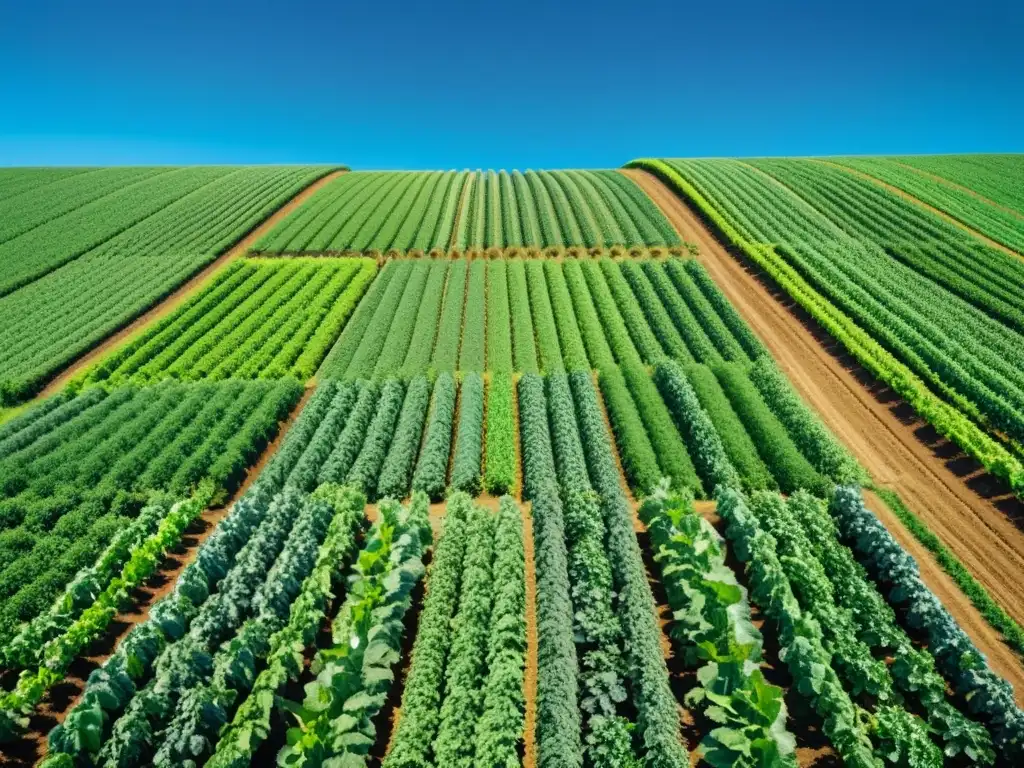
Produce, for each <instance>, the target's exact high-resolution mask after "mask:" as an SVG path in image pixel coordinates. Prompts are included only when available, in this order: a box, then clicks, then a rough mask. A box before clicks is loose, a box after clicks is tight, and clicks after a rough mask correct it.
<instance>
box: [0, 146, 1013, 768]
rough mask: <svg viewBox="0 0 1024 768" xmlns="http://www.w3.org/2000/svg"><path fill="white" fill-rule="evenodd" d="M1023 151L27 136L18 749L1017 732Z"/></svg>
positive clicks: (770, 753) (15, 701)
mask: <svg viewBox="0 0 1024 768" xmlns="http://www.w3.org/2000/svg"><path fill="white" fill-rule="evenodd" d="M1022 162H1024V161H1022V160H1021V159H1020V157H1018V156H937V157H927V158H925V157H899V158H821V159H810V158H808V159H752V160H726V159H723V160H686V159H669V160H638V161H634V162H632V163H630V164H629V165H628V167H627V168H624V169H621V170H558V171H527V172H525V173H520V172H511V173H507V172H505V171H501V172H498V173H495V172H492V171H488V172H480V171H476V172H471V171H462V172H456V171H437V172H434V171H415V172H411V171H410V172H404V171H387V172H383V171H381V172H376V171H356V172H341V171H340V170H335V169H334V168H333V167H286V166H267V167H218V168H213V167H194V168H168V167H161V168H81V169H3V170H0V256H2V258H0V264H2V266H0V396H2V398H3V399H2V404H3V405H4V406H5V408H4V410H0V765H8V764H10V765H41V766H43V767H44V768H99V767H101V766H102V767H103V768H107V767H110V766H117V768H129V767H131V766H160V768H171V767H172V766H174V767H177V766H192V767H196V768H198V766H211V767H216V768H241V767H242V766H262V765H275V764H276V765H282V766H297V767H304V766H308V767H310V768H312V767H313V766H338V767H342V766H344V767H345V768H356V767H357V766H371V765H379V766H382V767H383V768H431V767H434V768H442V767H443V768H448V767H449V766H457V767H459V768H496V767H497V766H501V768H511V767H512V766H525V767H526V768H538V767H539V768H613V767H614V768H640V767H641V766H644V767H647V768H688V766H691V765H700V766H740V767H741V768H744V767H746V768H768V767H771V768H796V766H821V765H847V766H857V767H863V768H887V767H888V766H893V767H894V768H904V767H906V768H909V767H911V766H913V767H915V768H917V767H919V766H928V767H932V766H934V767H935V768H940V767H941V766H961V765H979V766H996V765H998V766H1004V765H1005V766H1012V765H1020V764H1024V712H1022V711H1021V709H1020V708H1019V706H1018V701H1019V700H1020V699H1019V694H1015V692H1014V686H1019V685H1022V684H1024V629H1022V627H1021V622H1022V621H1024V533H1022V532H1021V530H1020V529H1019V528H1018V527H1017V526H1018V524H1019V519H1021V515H1022V514H1024V300H1022V299H1021V298H1020V296H1019V295H1018V294H1019V293H1020V291H1018V290H1016V288H1017V287H1018V286H1019V285H1020V284H1022V283H1024V253H1022V247H1024V228H1022V221H1024V213H1022V205H1021V202H1022V198H1021V195H1020V194H1019V192H1020V190H1019V186H1020V185H1019V170H1020V168H1021V164H1022ZM1014 174H1018V175H1017V176H1014ZM325 177H327V178H325ZM211 265H212V266H211ZM207 267H209V269H206V268H207ZM193 278H194V279H193Z"/></svg>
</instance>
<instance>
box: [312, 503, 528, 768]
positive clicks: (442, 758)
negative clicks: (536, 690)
mask: <svg viewBox="0 0 1024 768" xmlns="http://www.w3.org/2000/svg"><path fill="white" fill-rule="evenodd" d="M522 537H523V532H522V522H521V518H520V513H519V508H518V505H517V504H516V503H515V502H514V501H513V500H512V499H511V498H509V497H503V498H502V500H501V502H500V504H499V509H498V512H497V514H496V515H494V516H492V515H491V514H490V513H488V512H486V511H485V510H484V509H482V508H480V507H476V506H474V505H473V503H472V500H471V499H470V498H469V496H467V495H466V494H464V493H461V492H456V493H454V494H452V495H451V496H449V499H448V512H447V515H446V517H445V530H444V533H443V536H442V539H441V544H440V545H439V546H438V552H437V557H436V558H435V561H434V563H433V564H432V566H431V570H430V575H429V580H428V583H427V596H426V599H425V601H424V607H423V613H422V615H421V618H420V626H419V631H418V633H417V636H416V642H415V644H414V646H413V651H412V665H411V667H410V669H409V673H408V676H407V678H406V685H405V691H404V693H403V696H402V704H401V711H402V717H401V719H400V720H399V724H398V727H397V729H396V730H395V733H394V734H393V736H392V740H391V745H390V750H389V752H388V754H387V756H386V757H385V758H384V762H383V765H385V766H387V767H388V768H401V767H402V766H422V765H450V766H463V767H464V768H470V767H471V766H482V765H514V764H518V761H519V756H518V754H519V749H520V747H521V743H522V731H523V723H524V716H525V701H524V689H523V685H524V683H523V675H524V669H525V667H524V664H525V650H526V624H525V605H526V603H525V600H526V597H525V589H526V584H525V552H524V545H523V538H522ZM321 698H323V697H321ZM346 709H348V708H346Z"/></svg>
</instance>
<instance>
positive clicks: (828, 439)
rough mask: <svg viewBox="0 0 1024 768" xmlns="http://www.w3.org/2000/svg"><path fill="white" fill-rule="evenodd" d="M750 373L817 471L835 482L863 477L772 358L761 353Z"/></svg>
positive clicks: (862, 472)
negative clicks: (762, 355) (761, 355)
mask: <svg viewBox="0 0 1024 768" xmlns="http://www.w3.org/2000/svg"><path fill="white" fill-rule="evenodd" d="M749 376H750V381H751V382H753V384H754V386H755V387H757V389H758V392H760V393H761V397H762V398H764V401H765V403H766V404H767V405H768V407H769V408H770V409H771V411H772V413H773V414H775V416H776V418H778V419H779V421H780V422H782V423H783V424H784V425H785V427H786V430H787V431H788V432H789V436H790V437H791V438H792V439H793V442H794V443H795V444H796V445H797V447H798V448H799V449H800V452H801V453H802V454H803V455H804V456H806V457H807V460H808V461H810V462H811V464H813V465H814V468H815V469H817V470H818V472H820V473H821V474H822V475H824V476H825V477H828V478H829V479H831V480H832V481H834V482H836V483H853V482H857V481H859V480H861V479H863V478H864V476H865V474H866V473H865V471H864V470H863V469H862V468H861V467H860V466H859V465H858V464H857V460H856V459H854V458H853V456H852V455H850V453H849V452H848V451H847V450H846V448H845V447H844V446H843V445H841V444H840V443H839V441H838V440H836V438H835V437H834V436H833V435H832V434H831V433H830V432H829V431H828V429H827V428H826V427H825V425H824V424H822V422H821V420H820V419H819V418H818V416H817V415H816V414H815V413H814V412H813V411H812V410H811V409H810V408H808V407H807V405H806V404H805V403H804V402H803V400H801V399H800V396H799V395H797V393H796V391H795V390H794V389H793V385H792V384H790V383H789V381H788V380H787V379H786V377H785V376H784V375H783V374H782V371H780V370H779V368H778V366H777V365H776V364H775V361H774V360H772V359H771V358H770V357H762V358H761V359H759V360H758V361H757V362H755V363H754V364H753V366H751V368H750V372H749Z"/></svg>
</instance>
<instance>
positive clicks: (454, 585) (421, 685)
mask: <svg viewBox="0 0 1024 768" xmlns="http://www.w3.org/2000/svg"><path fill="white" fill-rule="evenodd" d="M472 510H473V504H472V501H470V499H469V497H468V496H466V495H465V494H454V495H453V496H452V497H451V499H450V500H449V502H448V513H447V515H446V516H445V529H444V534H443V535H442V537H441V541H440V543H439V544H438V545H437V550H436V552H435V553H434V559H433V562H432V563H431V566H430V571H429V573H428V576H427V584H428V590H427V597H426V599H425V601H424V604H423V610H422V612H421V613H420V620H419V630H418V632H417V633H416V642H415V644H414V645H413V650H412V658H413V661H412V665H411V667H410V668H409V672H408V674H407V675H406V679H405V691H404V692H403V694H402V719H401V720H400V721H399V723H398V727H397V728H396V729H395V732H394V734H393V735H392V739H391V750H390V752H389V753H388V756H387V758H386V759H385V760H384V766H385V767H386V768H403V766H421V765H425V764H429V763H428V761H429V755H430V754H431V750H432V746H433V742H434V739H435V738H436V737H437V731H438V727H439V726H440V723H441V712H440V709H441V699H442V693H443V688H444V670H445V664H446V663H447V659H448V656H449V653H448V652H449V641H450V635H451V622H452V618H453V616H454V615H455V609H456V606H457V605H458V603H459V589H460V583H461V580H462V572H463V564H464V562H465V558H466V553H467V547H468V544H469V540H470V531H471V517H472Z"/></svg>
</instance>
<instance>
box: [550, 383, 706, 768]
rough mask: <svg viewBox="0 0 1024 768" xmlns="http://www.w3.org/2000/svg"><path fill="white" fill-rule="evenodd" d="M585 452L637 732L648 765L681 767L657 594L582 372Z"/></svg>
mask: <svg viewBox="0 0 1024 768" xmlns="http://www.w3.org/2000/svg"><path fill="white" fill-rule="evenodd" d="M569 378H570V383H571V387H572V391H573V398H574V401H575V405H576V417H577V419H578V424H579V429H580V435H579V437H580V441H581V443H582V445H583V450H584V453H585V454H586V462H587V470H588V473H589V475H590V479H591V482H592V483H593V487H594V490H595V491H596V492H597V494H598V497H599V498H600V500H601V513H602V515H603V516H604V523H605V527H606V529H607V531H608V536H607V539H606V546H607V553H608V560H609V562H610V563H611V566H612V576H613V579H614V585H615V589H616V592H617V593H618V596H619V600H618V607H617V611H616V612H617V614H618V618H619V623H620V626H621V627H622V633H623V638H624V641H625V642H624V647H625V651H626V670H627V676H628V679H629V682H630V685H631V691H632V703H633V706H634V707H635V708H636V713H637V717H636V731H637V738H638V740H639V743H641V744H642V745H643V751H644V752H645V755H644V760H645V763H646V764H648V765H657V766H666V767H668V766H672V767H674V768H683V766H687V765H689V758H688V755H687V754H686V750H685V749H684V748H683V746H682V743H681V741H680V735H679V729H680V724H679V712H678V709H677V702H676V700H675V697H674V696H673V695H672V689H671V687H670V686H669V677H668V669H667V668H666V666H665V660H664V657H663V656H662V653H661V631H660V629H659V627H658V625H657V623H656V619H655V616H656V609H655V604H654V596H653V595H652V594H651V588H650V585H649V584H648V582H647V571H646V569H645V568H644V562H643V558H642V556H641V552H640V545H639V543H638V542H637V540H636V535H635V534H634V532H633V516H632V514H631V510H630V507H629V503H628V501H627V499H626V496H625V494H624V493H623V490H622V487H621V485H620V480H619V473H618V470H617V468H616V466H615V457H614V454H613V452H612V451H613V448H612V444H611V442H610V440H609V435H608V433H607V430H606V428H605V425H604V420H603V419H602V418H601V412H600V404H599V402H598V399H597V392H596V391H595V389H594V384H593V381H592V380H591V378H590V377H589V376H588V375H586V374H584V373H572V374H570V375H569Z"/></svg>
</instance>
